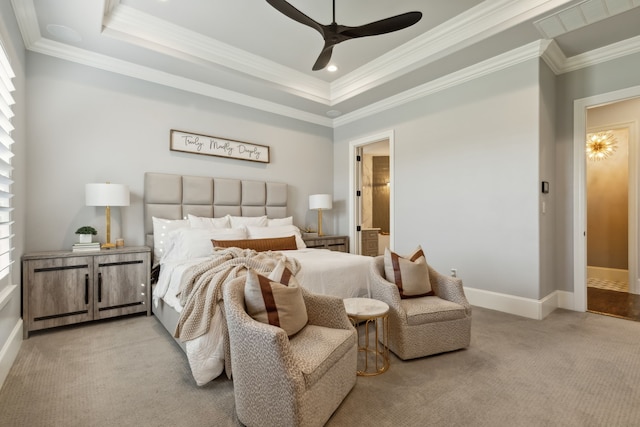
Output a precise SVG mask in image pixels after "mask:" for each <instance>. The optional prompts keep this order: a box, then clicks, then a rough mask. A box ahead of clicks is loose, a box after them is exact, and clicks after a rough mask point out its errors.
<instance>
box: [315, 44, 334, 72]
mask: <svg viewBox="0 0 640 427" xmlns="http://www.w3.org/2000/svg"><path fill="white" fill-rule="evenodd" d="M333 46H335V44H334V43H325V45H324V48H323V49H322V52H320V56H318V59H317V60H316V63H315V64H313V71H318V70H322V69H323V68H324V67H326V66H327V65H328V64H329V61H330V60H331V53H332V52H333Z"/></svg>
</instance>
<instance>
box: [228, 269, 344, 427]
mask: <svg viewBox="0 0 640 427" xmlns="http://www.w3.org/2000/svg"><path fill="white" fill-rule="evenodd" d="M302 291H303V297H304V302H305V306H306V309H307V316H308V318H309V321H308V323H307V325H306V326H304V328H302V330H300V331H299V332H297V333H296V334H295V335H293V336H291V337H288V336H287V334H286V332H285V331H284V330H283V329H281V328H279V327H276V326H272V325H269V324H266V323H261V322H258V321H256V320H254V319H253V318H252V317H250V316H249V315H248V314H247V312H246V309H245V302H244V282H243V281H239V282H238V281H234V282H231V283H229V284H227V286H225V288H224V310H225V314H226V320H227V326H228V331H229V344H230V350H231V366H232V369H233V374H232V375H233V388H234V395H235V402H236V414H237V416H238V419H239V421H240V422H242V423H243V424H244V425H247V426H261V427H262V426H292V427H293V426H322V425H324V424H325V423H326V422H327V420H328V419H329V418H330V417H331V415H332V414H333V412H334V411H335V410H336V409H337V408H338V406H340V404H341V403H342V401H343V400H344V398H345V397H346V396H347V394H348V393H349V392H350V391H351V389H352V388H353V386H354V385H355V383H356V368H357V366H356V363H357V341H356V331H355V329H354V328H353V326H352V325H351V323H350V322H349V319H348V318H347V314H346V312H345V308H344V304H343V303H342V300H341V299H339V298H336V297H329V296H324V295H315V294H312V293H310V292H307V291H306V290H304V289H303V290H302Z"/></svg>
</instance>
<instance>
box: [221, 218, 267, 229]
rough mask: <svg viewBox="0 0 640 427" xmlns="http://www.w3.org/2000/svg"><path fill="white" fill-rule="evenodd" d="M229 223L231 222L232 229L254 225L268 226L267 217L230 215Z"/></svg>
mask: <svg viewBox="0 0 640 427" xmlns="http://www.w3.org/2000/svg"><path fill="white" fill-rule="evenodd" d="M229 221H230V222H231V228H237V227H240V226H243V225H254V226H257V227H266V226H267V224H268V223H267V216H266V215H263V216H233V215H229Z"/></svg>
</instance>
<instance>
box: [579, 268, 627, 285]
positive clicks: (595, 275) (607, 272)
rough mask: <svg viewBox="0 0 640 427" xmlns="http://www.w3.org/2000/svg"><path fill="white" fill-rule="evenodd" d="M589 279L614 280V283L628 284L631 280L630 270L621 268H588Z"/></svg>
mask: <svg viewBox="0 0 640 427" xmlns="http://www.w3.org/2000/svg"><path fill="white" fill-rule="evenodd" d="M587 277H588V278H590V279H603V280H613V281H614V282H626V281H628V280H629V270H622V269H619V268H606V267H591V266H587Z"/></svg>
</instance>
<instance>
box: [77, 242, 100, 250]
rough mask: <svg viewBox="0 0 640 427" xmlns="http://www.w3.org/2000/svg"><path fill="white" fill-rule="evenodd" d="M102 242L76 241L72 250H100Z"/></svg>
mask: <svg viewBox="0 0 640 427" xmlns="http://www.w3.org/2000/svg"><path fill="white" fill-rule="evenodd" d="M99 250H100V243H99V242H91V243H74V244H73V247H72V248H71V251H73V252H90V251H99Z"/></svg>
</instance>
